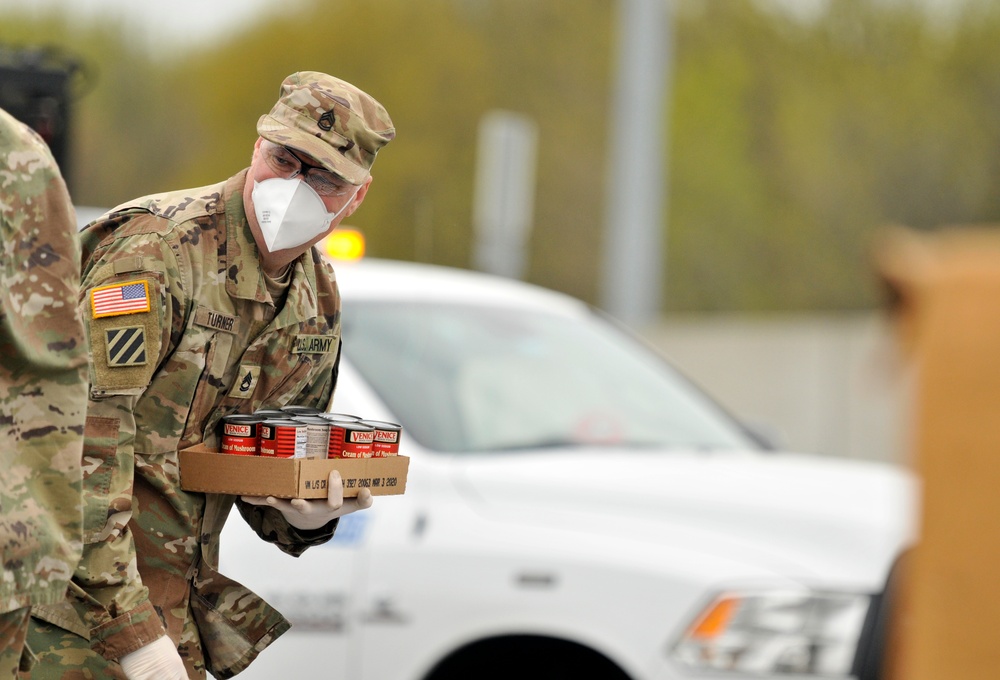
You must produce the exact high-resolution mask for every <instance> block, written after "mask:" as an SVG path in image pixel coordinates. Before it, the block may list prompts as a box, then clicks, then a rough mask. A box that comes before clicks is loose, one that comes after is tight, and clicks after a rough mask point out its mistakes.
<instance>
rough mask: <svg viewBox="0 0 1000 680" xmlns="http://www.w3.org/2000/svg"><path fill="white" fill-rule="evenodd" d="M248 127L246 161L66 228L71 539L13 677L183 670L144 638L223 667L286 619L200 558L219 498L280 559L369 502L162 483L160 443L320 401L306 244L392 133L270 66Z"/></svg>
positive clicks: (332, 353)
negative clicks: (72, 324)
mask: <svg viewBox="0 0 1000 680" xmlns="http://www.w3.org/2000/svg"><path fill="white" fill-rule="evenodd" d="M257 131H258V134H259V135H260V137H259V138H258V139H257V142H256V143H255V145H254V151H253V156H252V160H251V165H250V167H249V168H247V169H245V170H243V171H241V172H240V173H238V174H237V175H235V176H234V177H231V178H230V179H228V180H226V181H224V182H221V183H219V184H215V185H212V186H207V187H202V188H198V189H191V190H185V191H177V192H172V193H166V194H159V195H154V196H148V197H145V198H141V199H137V200H135V201H132V202H129V203H126V204H123V205H121V206H119V207H117V208H115V209H113V210H112V211H110V212H109V213H107V214H105V215H104V216H102V217H101V218H100V219H98V220H96V221H95V222H93V223H91V224H90V225H88V227H87V228H86V229H85V230H84V232H83V251H84V253H83V261H84V267H83V290H84V295H83V298H82V309H83V312H84V316H85V320H86V324H87V330H88V333H89V339H90V342H91V346H92V357H91V373H92V375H91V381H92V386H91V393H90V405H89V410H88V413H87V422H86V439H85V451H84V498H85V508H84V544H85V546H84V555H83V559H82V561H81V563H80V567H79V568H78V569H77V570H76V572H75V575H74V578H73V582H72V583H71V584H70V588H69V595H68V597H67V599H66V601H64V602H63V603H61V604H59V605H55V606H47V607H39V608H36V609H35V610H34V612H33V614H34V615H33V617H32V626H31V629H30V631H29V638H28V640H29V643H30V644H31V645H32V648H33V649H34V650H35V652H36V654H37V655H38V658H39V661H38V663H37V664H36V665H35V669H34V670H33V674H32V676H31V677H32V678H59V677H64V676H63V671H66V670H67V667H71V668H73V669H75V672H77V673H80V672H82V671H84V670H86V671H89V672H90V673H91V674H93V677H101V678H103V677H129V678H137V677H182V675H181V674H177V672H176V665H173V664H174V662H173V661H172V660H171V659H167V658H166V656H163V657H162V660H163V661H164V663H165V664H166V665H164V666H161V668H168V667H169V668H170V669H171V670H170V671H169V672H168V671H155V670H152V667H147V669H146V670H141V669H140V670H135V668H136V666H135V665H133V664H130V663H128V662H129V661H130V660H131V658H132V657H133V654H138V653H139V652H142V653H144V654H145V653H146V652H147V651H149V650H150V649H152V648H153V647H154V646H156V647H158V649H159V652H160V653H164V654H165V653H166V651H169V654H170V655H173V657H177V661H178V663H179V662H180V660H182V661H183V667H182V671H181V673H186V675H187V676H189V677H192V678H200V677H205V672H206V670H208V671H209V672H211V673H212V674H213V675H214V676H215V677H217V678H227V677H231V676H232V675H234V674H235V673H238V672H239V671H241V670H243V669H244V668H246V666H247V665H248V664H249V663H250V662H251V661H252V660H253V659H254V658H255V657H256V656H257V654H258V653H259V652H260V651H261V650H262V649H264V648H265V647H266V646H267V645H268V644H270V643H271V642H272V641H273V640H274V639H275V638H276V637H277V636H279V635H280V634H282V633H283V632H284V631H285V630H286V629H287V628H288V626H289V624H288V623H287V622H286V621H285V619H284V618H283V617H282V616H281V615H280V614H279V613H278V612H276V611H274V610H273V609H271V608H270V607H269V606H268V605H267V604H266V603H265V602H264V601H263V600H261V599H260V598H259V597H257V596H256V595H254V594H253V593H251V592H250V591H248V590H247V589H246V588H244V587H243V586H241V585H240V584H238V583H235V582H234V581H231V580H229V579H227V578H226V577H224V576H222V575H221V574H220V573H219V572H218V571H217V567H218V560H219V532H220V531H221V529H222V525H223V522H224V521H225V520H226V518H227V516H228V514H229V510H230V508H231V507H232V505H233V503H234V501H235V503H236V505H237V506H238V508H239V510H240V513H241V514H242V516H243V518H244V519H245V520H246V521H247V522H248V523H249V524H250V525H251V526H252V527H253V528H254V530H255V531H256V532H257V533H258V534H259V535H260V536H261V537H262V538H263V539H264V540H265V541H269V542H271V543H275V544H276V545H277V546H278V547H279V548H280V549H281V550H283V551H285V552H287V553H290V554H293V555H299V554H301V553H302V552H303V551H304V550H305V549H306V548H308V547H309V546H313V545H317V544H320V543H323V542H325V541H327V540H329V539H330V537H331V536H332V535H333V532H334V529H335V528H336V524H337V519H336V518H337V517H338V516H339V515H340V514H343V513H346V512H349V511H352V510H356V509H359V508H363V507H366V506H367V505H369V504H370V503H371V496H370V494H365V495H362V496H359V497H358V498H357V499H348V500H344V499H342V491H343V489H342V485H341V483H340V478H339V475H337V474H336V473H333V474H332V475H331V478H330V480H329V481H330V487H331V491H330V499H328V500H327V501H322V500H320V501H304V500H297V501H292V502H288V501H281V500H276V499H273V498H268V499H262V498H250V499H248V498H242V499H236V498H234V497H231V496H222V495H216V494H208V495H205V494H200V493H189V492H185V491H183V490H181V488H180V485H179V479H178V456H177V452H178V451H179V450H181V449H184V448H185V447H189V446H192V445H194V444H198V443H205V444H207V445H208V446H211V447H216V448H217V447H218V446H219V440H218V436H217V426H218V425H219V422H220V420H221V419H222V418H223V417H224V416H227V415H230V414H235V413H251V412H253V411H255V410H257V409H260V408H270V407H281V406H285V405H288V404H302V405H306V406H315V407H319V408H322V409H325V408H327V407H328V405H329V403H330V400H331V398H332V394H333V390H334V385H335V381H336V375H337V366H338V360H339V349H340V295H339V292H338V289H337V284H336V280H335V278H334V272H333V269H332V268H331V267H330V265H329V263H328V262H326V261H325V260H323V258H322V257H321V256H320V255H319V253H318V252H317V250H316V249H315V248H313V247H312V246H313V245H314V244H315V243H316V242H317V241H319V240H320V239H321V238H322V237H323V236H325V235H326V234H327V233H329V232H330V231H331V230H332V229H333V228H334V227H336V225H337V224H338V223H339V222H340V221H341V220H342V219H343V218H344V217H345V216H347V215H350V214H351V213H352V212H354V210H356V209H357V207H358V206H359V205H360V204H361V201H362V200H363V199H364V197H365V194H366V193H367V191H368V187H369V185H370V184H371V175H370V172H369V171H370V168H371V165H372V162H373V161H374V159H375V155H376V153H377V152H378V150H379V149H380V148H381V147H382V146H384V145H385V144H386V143H388V142H389V141H390V140H391V139H392V138H393V137H394V135H395V131H394V129H393V126H392V122H391V120H390V119H389V116H388V114H387V113H386V111H385V109H384V108H383V107H382V106H381V105H380V104H379V103H378V102H376V101H375V100H374V99H372V98H371V97H370V96H369V95H367V94H365V93H364V92H362V91H360V90H358V89H357V88H355V87H354V86H352V85H350V84H349V83H345V82H343V81H341V80H338V79H336V78H332V77H331V76H328V75H325V74H321V73H315V72H300V73H297V74H294V75H292V76H289V77H288V78H286V79H285V80H284V82H283V83H282V85H281V89H280V94H279V100H278V102H277V103H276V104H275V106H274V107H273V108H272V110H271V112H270V113H269V114H267V115H264V116H262V117H261V118H260V120H259V121H258V124H257ZM268 187H272V188H271V189H268ZM292 194H295V195H296V196H297V198H295V199H294V200H291V199H289V196H291V195H292ZM276 196H277V198H276ZM282 197H284V198H282ZM316 199H319V201H317V200H316ZM317 211H318V212H317ZM316 340H322V342H316ZM341 503H343V504H342V505H341ZM151 641H153V642H152V643H151ZM175 649H176V651H177V653H179V657H178V655H177V653H175V651H174V650H175ZM165 650H166V651H165ZM116 660H120V661H121V664H120V665H119V663H116ZM130 666H131V670H130ZM72 677H91V676H83V675H73V676H72Z"/></svg>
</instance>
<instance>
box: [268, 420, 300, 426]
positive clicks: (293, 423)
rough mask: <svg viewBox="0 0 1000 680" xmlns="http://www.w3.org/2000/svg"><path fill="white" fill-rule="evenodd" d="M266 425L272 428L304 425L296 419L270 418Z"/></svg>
mask: <svg viewBox="0 0 1000 680" xmlns="http://www.w3.org/2000/svg"><path fill="white" fill-rule="evenodd" d="M264 425H270V426H271V427H301V426H302V425H303V423H300V422H299V421H297V420H295V419H294V418H268V419H266V420H265V421H264Z"/></svg>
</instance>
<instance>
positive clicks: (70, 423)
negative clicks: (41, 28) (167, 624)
mask: <svg viewBox="0 0 1000 680" xmlns="http://www.w3.org/2000/svg"><path fill="white" fill-rule="evenodd" d="M79 253H80V246H79V243H78V242H77V237H76V219H75V217H74V214H73V205H72V204H71V203H70V199H69V194H68V193H67V191H66V185H65V183H64V182H63V179H62V176H61V175H60V173H59V169H58V167H57V166H56V162H55V160H54V159H53V158H52V154H51V153H50V152H49V149H48V147H46V146H45V142H43V141H42V140H41V138H40V137H38V135H36V134H35V133H34V132H33V131H32V130H31V129H30V128H28V127H27V126H25V125H23V124H21V123H20V122H18V121H16V120H15V119H14V118H13V117H11V116H10V115H9V114H7V113H6V112H5V111H0V432H2V436H0V470H2V472H0V548H2V554H3V579H2V580H0V613H2V612H7V611H10V610H12V609H20V608H22V607H27V606H29V605H31V604H32V603H50V602H56V601H59V600H61V599H62V598H63V597H64V594H65V591H66V584H67V582H68V581H69V578H70V575H71V574H72V573H73V567H74V566H75V565H76V563H77V560H78V559H79V558H80V549H81V540H80V538H81V519H82V510H81V502H80V451H81V448H82V446H83V421H84V416H85V413H86V407H87V345H86V342H85V341H84V337H85V336H84V329H83V322H82V321H81V320H80V316H79V314H78V313H77V309H76V300H77V296H78V295H79V285H80V263H79Z"/></svg>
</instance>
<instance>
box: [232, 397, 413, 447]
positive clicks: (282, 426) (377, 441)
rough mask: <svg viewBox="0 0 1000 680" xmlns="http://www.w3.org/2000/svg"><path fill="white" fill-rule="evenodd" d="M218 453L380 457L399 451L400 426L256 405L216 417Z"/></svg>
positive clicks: (313, 410)
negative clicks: (219, 435) (246, 412)
mask: <svg viewBox="0 0 1000 680" xmlns="http://www.w3.org/2000/svg"><path fill="white" fill-rule="evenodd" d="M221 428H222V453H229V454H233V455H237V456H269V457H273V458H385V457H388V456H395V455H396V454H398V453H399V437H400V435H401V434H402V428H401V427H400V426H399V425H397V424H396V423H388V422H385V421H381V420H364V419H362V418H361V417H359V416H354V415H350V414H348V413H327V412H324V411H321V410H319V409H317V408H312V407H309V406H284V407H282V408H280V409H262V410H259V411H256V412H254V413H253V414H251V415H241V414H235V415H229V416H225V417H224V418H223V419H222V423H221Z"/></svg>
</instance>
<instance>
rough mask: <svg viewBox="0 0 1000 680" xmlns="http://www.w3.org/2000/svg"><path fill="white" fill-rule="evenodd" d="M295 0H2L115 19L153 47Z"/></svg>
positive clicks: (22, 7) (6, 4)
mask: <svg viewBox="0 0 1000 680" xmlns="http://www.w3.org/2000/svg"><path fill="white" fill-rule="evenodd" d="M297 1H298V0H282V1H281V2H280V3H276V2H274V0H165V1H156V2H154V1H151V0H0V13H2V11H5V10H10V9H17V10H18V11H23V12H28V13H35V14H43V13H46V12H48V11H50V10H52V9H56V10H58V11H61V12H65V13H66V14H67V15H68V16H70V17H73V18H81V19H85V20H88V21H90V20H98V19H100V18H101V17H106V16H107V17H116V18H117V19H118V20H120V21H121V22H122V23H123V24H124V26H125V27H126V29H128V30H129V32H131V33H133V34H134V35H135V37H136V38H137V39H138V40H140V41H141V42H144V43H146V44H147V45H149V46H150V47H151V50H152V51H153V52H155V51H156V47H155V46H156V45H158V44H159V45H162V44H163V43H164V42H167V43H168V44H169V45H170V46H171V48H172V49H176V48H177V47H178V46H183V45H188V44H192V43H198V42H203V41H206V40H208V39H210V38H211V36H212V35H218V34H219V32H220V31H224V32H231V31H233V30H238V29H241V28H243V27H244V26H245V25H246V24H247V23H250V22H251V21H252V20H254V19H257V18H258V17H261V16H266V15H267V14H268V13H269V12H274V11H277V10H278V9H279V8H281V7H287V6H288V5H289V4H290V3H291V4H294V3H295V2H297Z"/></svg>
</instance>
